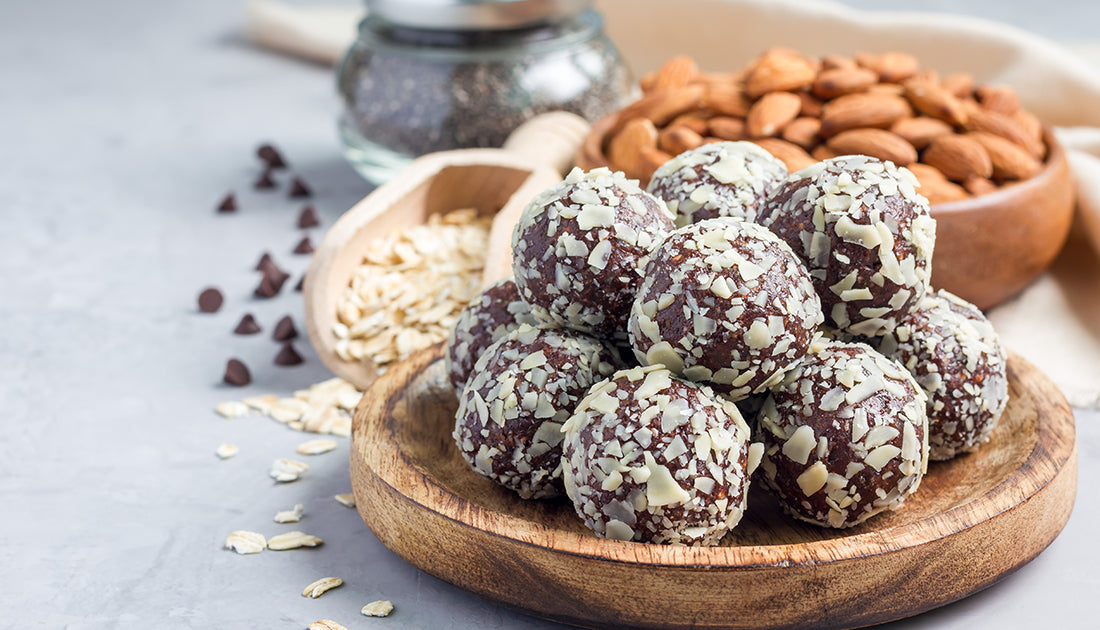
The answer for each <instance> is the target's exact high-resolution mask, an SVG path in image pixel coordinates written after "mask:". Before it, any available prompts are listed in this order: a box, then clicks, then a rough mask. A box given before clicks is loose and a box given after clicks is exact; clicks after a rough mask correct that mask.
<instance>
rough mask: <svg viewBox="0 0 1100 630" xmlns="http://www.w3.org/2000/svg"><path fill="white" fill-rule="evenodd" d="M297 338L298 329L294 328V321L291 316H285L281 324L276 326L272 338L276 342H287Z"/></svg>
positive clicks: (280, 321)
mask: <svg viewBox="0 0 1100 630" xmlns="http://www.w3.org/2000/svg"><path fill="white" fill-rule="evenodd" d="M297 336H298V329H297V328H295V327H294V320H293V319H291V318H290V315H284V316H283V318H282V319H280V320H279V323H277V324H275V332H274V333H273V334H272V335H271V338H272V339H274V340H275V341H286V340H288V339H294V338H295V337H297Z"/></svg>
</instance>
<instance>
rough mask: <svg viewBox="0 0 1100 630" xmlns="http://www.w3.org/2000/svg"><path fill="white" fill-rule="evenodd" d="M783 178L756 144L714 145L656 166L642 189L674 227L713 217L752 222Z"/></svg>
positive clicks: (779, 167) (780, 169)
mask: <svg viewBox="0 0 1100 630" xmlns="http://www.w3.org/2000/svg"><path fill="white" fill-rule="evenodd" d="M787 174H788V173H787V167H786V166H785V165H784V164H783V162H780V161H779V160H778V159H776V158H775V157H774V156H773V155H772V154H771V153H768V152H767V151H765V150H764V149H763V148H762V147H760V145H758V144H756V143H753V142H747V141H740V142H713V143H710V144H704V145H702V146H700V147H698V148H695V149H691V150H689V151H684V152H683V153H681V154H680V155H677V156H676V157H674V158H672V159H671V160H669V161H668V162H665V163H664V164H663V165H661V166H660V167H658V168H657V171H656V172H655V173H653V178H652V179H650V180H649V186H648V187H647V190H648V191H649V192H650V194H652V195H653V196H655V197H658V198H660V199H664V200H665V203H666V204H668V209H669V210H671V211H672V212H673V213H674V214H675V215H676V225H677V226H678V227H683V226H685V225H689V224H691V223H698V222H699V221H702V220H704V219H714V218H717V217H734V218H738V219H744V220H746V221H756V215H757V214H758V213H759V211H760V209H761V207H762V206H763V205H764V200H765V199H767V197H768V195H769V194H770V193H771V191H772V190H773V189H774V188H776V187H777V186H779V185H780V184H781V183H783V180H784V179H786V178H787Z"/></svg>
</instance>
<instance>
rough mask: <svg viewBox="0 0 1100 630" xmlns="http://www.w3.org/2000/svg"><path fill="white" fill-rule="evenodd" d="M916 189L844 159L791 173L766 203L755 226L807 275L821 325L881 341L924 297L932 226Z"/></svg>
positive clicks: (896, 176) (890, 167)
mask: <svg viewBox="0 0 1100 630" xmlns="http://www.w3.org/2000/svg"><path fill="white" fill-rule="evenodd" d="M917 185H918V184H917V180H916V178H915V177H914V176H913V174H912V173H910V172H909V171H908V170H907V169H904V168H898V167H896V166H895V165H894V164H893V163H892V162H883V161H882V160H879V159H877V158H872V157H867V156H863V155H848V156H841V157H837V158H832V159H829V160H825V161H823V162H818V163H817V164H812V165H810V166H807V167H806V168H804V169H802V170H801V171H798V172H797V173H793V174H792V175H791V176H790V177H789V178H788V179H787V181H786V182H784V183H783V185H782V186H780V187H779V188H778V189H776V191H775V192H774V193H772V195H771V197H769V198H768V201H767V202H766V203H765V208H764V211H763V212H762V213H761V215H760V223H763V224H764V225H766V226H768V227H769V228H770V229H771V230H772V231H773V232H775V233H776V234H777V235H779V237H780V238H782V239H783V240H785V241H787V243H788V244H789V245H790V246H791V248H792V249H794V251H795V253H797V254H798V255H799V256H800V257H801V258H802V260H803V261H804V262H805V263H806V265H807V266H808V267H809V269H810V275H811V276H812V277H813V279H814V286H816V287H817V292H818V295H820V296H821V304H822V308H823V309H824V311H825V320H826V322H827V323H828V324H829V325H831V326H834V327H836V328H839V329H841V330H843V331H846V332H850V333H853V334H856V335H863V336H866V337H874V336H878V335H881V334H883V333H886V332H889V331H890V330H893V328H894V326H896V325H897V322H898V321H899V320H900V319H901V318H902V317H904V316H905V314H906V313H908V312H909V309H911V308H912V307H913V306H915V305H916V304H917V303H918V302H920V299H921V297H922V296H923V295H924V293H925V292H926V291H927V290H928V280H929V276H930V275H931V273H932V267H931V265H932V249H933V247H934V244H935V238H936V222H935V220H934V219H932V217H931V215H930V214H929V211H928V201H927V200H926V199H925V198H924V197H922V196H921V195H920V194H918V193H917V190H916V186H917Z"/></svg>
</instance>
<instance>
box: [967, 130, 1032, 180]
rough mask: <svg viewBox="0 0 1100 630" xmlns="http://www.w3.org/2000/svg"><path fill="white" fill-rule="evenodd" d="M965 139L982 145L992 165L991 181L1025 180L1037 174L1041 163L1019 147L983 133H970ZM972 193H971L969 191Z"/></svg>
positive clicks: (998, 137)
mask: <svg viewBox="0 0 1100 630" xmlns="http://www.w3.org/2000/svg"><path fill="white" fill-rule="evenodd" d="M965 137H967V138H971V139H973V140H975V141H976V142H977V143H978V144H980V145H982V148H983V149H985V152H986V153H988V154H989V160H990V161H991V162H992V163H993V179H996V180H998V181H1006V180H1016V179H1027V178H1028V177H1031V176H1033V175H1035V174H1036V173H1038V172H1039V169H1041V168H1042V166H1043V165H1042V163H1041V162H1039V160H1038V159H1037V158H1035V157H1034V156H1032V155H1031V154H1029V153H1028V152H1027V151H1025V150H1024V149H1023V148H1022V147H1021V146H1020V145H1018V144H1016V143H1014V142H1011V141H1010V140H1006V139H1005V138H1002V137H1001V136H996V135H993V134H991V133H988V132H985V131H971V132H968V133H967V134H966V135H965ZM971 192H973V191H971Z"/></svg>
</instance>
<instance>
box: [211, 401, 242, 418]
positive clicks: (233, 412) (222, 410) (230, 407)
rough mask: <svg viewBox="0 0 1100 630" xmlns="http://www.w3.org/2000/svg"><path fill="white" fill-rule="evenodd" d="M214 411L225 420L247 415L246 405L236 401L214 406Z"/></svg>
mask: <svg viewBox="0 0 1100 630" xmlns="http://www.w3.org/2000/svg"><path fill="white" fill-rule="evenodd" d="M214 411H216V412H218V414H219V415H221V416H224V417H226V418H241V417H244V416H247V415H248V405H246V404H245V403H243V402H238V401H236V400H227V401H225V402H220V403H218V404H217V405H214Z"/></svg>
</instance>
